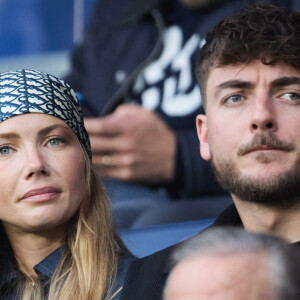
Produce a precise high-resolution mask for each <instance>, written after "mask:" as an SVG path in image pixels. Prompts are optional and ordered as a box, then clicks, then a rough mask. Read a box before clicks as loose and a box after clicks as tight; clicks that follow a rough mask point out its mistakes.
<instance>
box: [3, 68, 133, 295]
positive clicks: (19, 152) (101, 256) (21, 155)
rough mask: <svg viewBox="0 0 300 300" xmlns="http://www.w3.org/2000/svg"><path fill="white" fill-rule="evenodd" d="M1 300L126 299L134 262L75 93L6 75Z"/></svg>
mask: <svg viewBox="0 0 300 300" xmlns="http://www.w3.org/2000/svg"><path fill="white" fill-rule="evenodd" d="M0 190H1V193H0V220H1V225H0V227H1V228H0V299H48V300H54V299H55V300H57V299H61V300H68V299H70V300H71V299H72V300H74V299H78V300H85V299H86V300H87V299H89V300H93V299H95V300H96V299H97V300H99V299H105V300H106V299H107V300H108V299H113V300H117V299H119V296H120V294H121V290H122V286H123V282H124V278H125V273H126V270H127V268H128V266H129V265H130V263H131V261H132V260H134V258H133V257H132V255H130V254H129V253H128V251H127V249H126V247H125V246H124V244H123V243H122V241H121V239H120V238H119V236H118V234H117V233H116V231H115V229H114V226H113V222H112V218H111V214H110V208H109V204H108V200H107V198H106V196H105V193H104V191H103V189H102V187H101V185H100V183H99V180H98V178H97V176H96V174H95V172H94V169H93V166H92V163H91V149H90V143H89V138H88V135H87V132H86V130H85V127H84V124H83V119H82V115H81V110H80V106H79V104H78V101H77V98H76V96H75V94H74V92H73V90H72V89H71V88H70V87H69V86H68V85H67V84H65V83H64V82H63V81H61V80H59V79H57V78H56V77H54V76H51V75H48V74H45V73H41V72H37V71H34V70H20V71H16V72H8V73H2V74H0Z"/></svg>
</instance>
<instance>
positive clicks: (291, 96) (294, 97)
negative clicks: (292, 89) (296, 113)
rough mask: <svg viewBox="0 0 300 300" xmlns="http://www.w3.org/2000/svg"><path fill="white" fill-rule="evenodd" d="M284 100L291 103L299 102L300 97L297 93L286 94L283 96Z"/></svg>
mask: <svg viewBox="0 0 300 300" xmlns="http://www.w3.org/2000/svg"><path fill="white" fill-rule="evenodd" d="M282 98H283V99H286V100H290V101H299V100H300V95H299V94H297V93H285V94H283V95H282Z"/></svg>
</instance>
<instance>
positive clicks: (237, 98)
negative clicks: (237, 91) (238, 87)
mask: <svg viewBox="0 0 300 300" xmlns="http://www.w3.org/2000/svg"><path fill="white" fill-rule="evenodd" d="M242 100H244V97H243V96H240V95H232V96H230V97H228V98H227V99H226V102H227V103H228V102H231V103H236V102H240V101H242Z"/></svg>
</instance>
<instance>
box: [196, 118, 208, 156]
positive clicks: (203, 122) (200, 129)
mask: <svg viewBox="0 0 300 300" xmlns="http://www.w3.org/2000/svg"><path fill="white" fill-rule="evenodd" d="M196 126H197V134H198V139H199V142H200V154H201V156H202V158H203V159H205V160H210V159H211V156H210V149H209V144H208V130H207V118H206V116H205V115H198V116H197V119H196Z"/></svg>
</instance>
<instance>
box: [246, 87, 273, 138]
mask: <svg viewBox="0 0 300 300" xmlns="http://www.w3.org/2000/svg"><path fill="white" fill-rule="evenodd" d="M250 130H251V131H252V132H256V131H265V130H270V131H276V130H277V120H276V109H275V107H274V103H273V101H272V97H271V96H270V95H268V94H266V93H264V94H260V95H257V97H256V98H255V100H254V101H253V113H252V118H251V123H250Z"/></svg>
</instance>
